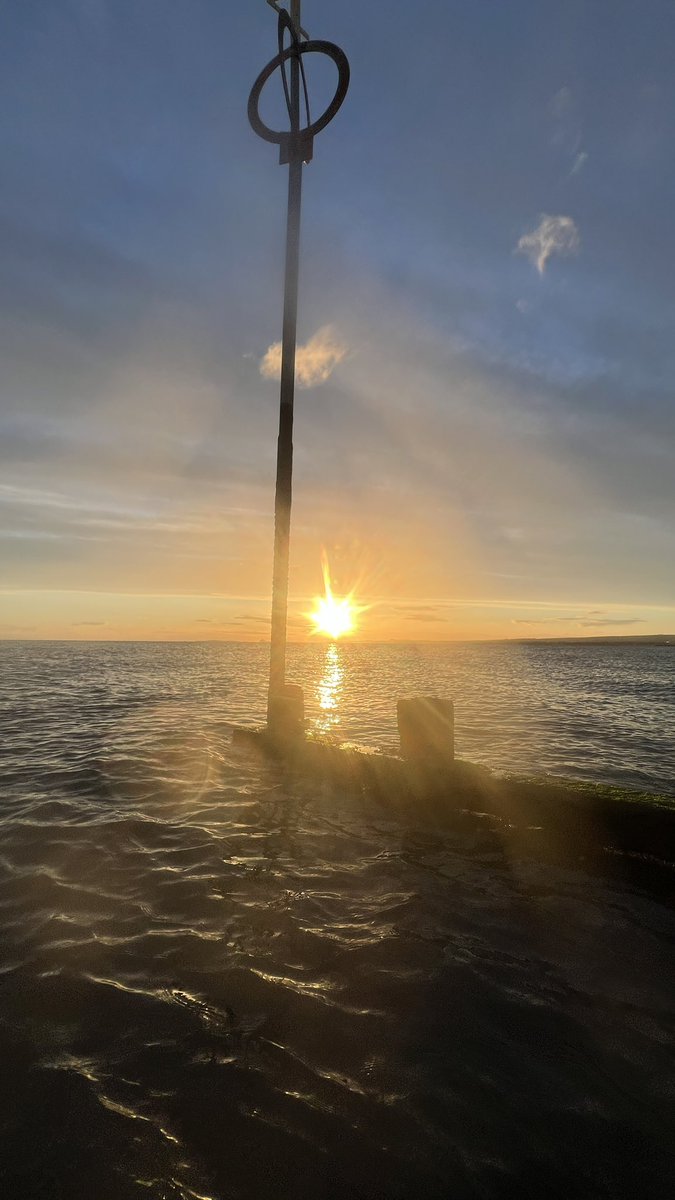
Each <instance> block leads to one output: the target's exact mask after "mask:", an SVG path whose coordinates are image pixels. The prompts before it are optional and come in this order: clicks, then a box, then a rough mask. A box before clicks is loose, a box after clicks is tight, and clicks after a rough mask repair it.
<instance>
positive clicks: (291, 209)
mask: <svg viewBox="0 0 675 1200" xmlns="http://www.w3.org/2000/svg"><path fill="white" fill-rule="evenodd" d="M268 3H270V4H271V6H272V8H274V9H275V10H276V11H277V13H278V14H279V32H278V37H279V53H278V55H277V57H276V58H275V59H273V60H272V62H271V63H268V65H267V66H266V67H265V69H264V71H262V72H261V74H260V75H259V76H258V78H257V80H256V82H255V83H254V85H253V89H252V91H251V95H250V97H249V102H248V116H249V120H250V122H251V125H252V126H253V129H254V130H255V132H256V133H257V134H259V136H260V137H262V138H264V139H265V140H266V141H268V142H276V143H277V144H278V145H279V151H280V153H279V161H280V162H281V163H284V164H285V163H288V216H287V222H286V274H285V283H284V321H283V332H282V339H281V395H280V406H279V440H278V442H277V482H276V493H275V501H274V568H273V574H272V638H271V648H270V682H269V691H268V696H267V724H268V728H270V729H271V730H272V731H273V732H276V731H280V732H283V731H284V726H285V725H287V724H288V719H287V716H288V714H287V713H285V704H284V701H285V700H286V699H288V705H287V708H288V712H290V711H291V710H293V709H294V711H295V712H297V705H298V698H297V695H296V696H295V697H290V696H289V697H286V691H287V690H288V692H290V691H291V689H290V688H289V689H286V624H287V613H288V568H289V546H290V529H291V496H292V479H293V398H294V393H295V352H296V340H297V318H298V270H299V259H300V206H301V199H302V167H303V163H306V162H309V161H310V159H311V158H312V153H313V141H314V135H315V134H317V133H319V132H320V131H321V130H322V129H325V127H326V125H328V123H329V121H332V119H333V117H334V116H335V114H336V112H337V111H338V109H339V108H340V105H341V104H342V101H343V100H344V98H345V95H346V93H347V88H348V86H349V63H348V62H347V58H346V56H345V54H344V53H343V52H342V50H340V49H339V47H338V46H334V45H333V44H332V42H323V41H309V40H307V35H306V34H305V32H304V30H303V29H302V28H301V25H300V0H290V13H289V12H287V11H286V10H285V9H283V8H281V7H280V6H279V4H277V3H276V0H268ZM287 33H288V34H290V39H291V41H290V45H289V46H287V47H284V44H283V43H284V37H285V35H286V34H287ZM303 38H304V39H305V40H304V41H303V40H302V39H303ZM308 53H318V54H324V55H327V56H328V57H329V58H331V59H332V60H333V62H334V63H335V65H336V67H337V70H338V86H337V89H336V92H335V95H334V97H333V99H332V101H331V103H330V104H329V106H328V108H327V109H326V111H325V112H324V113H323V114H322V116H321V117H319V119H318V120H316V121H314V122H312V121H311V118H310V113H309V97H308V94H307V83H306V80H305V71H304V66H303V56H304V55H305V54H308ZM287 62H290V82H288V80H287V77H286V63H287ZM278 68H280V69H281V73H282V79H283V86H284V95H285V98H286V105H287V108H288V116H289V121H290V128H289V130H288V131H287V132H286V131H284V132H280V133H277V132H275V131H274V130H271V129H269V128H268V127H267V126H266V125H265V124H264V122H263V121H262V120H261V118H260V115H259V111H258V106H259V103H260V96H261V93H262V90H263V87H264V86H265V84H266V83H267V80H268V79H269V78H270V76H271V75H272V74H273V73H274V72H275V71H276V70H277V69H278ZM301 85H302V94H303V98H304V104H305V110H306V115H307V124H306V126H304V127H301V125H300V101H301ZM294 690H295V692H296V693H297V692H298V691H299V690H300V689H294ZM291 723H292V721H291ZM296 724H297V721H296Z"/></svg>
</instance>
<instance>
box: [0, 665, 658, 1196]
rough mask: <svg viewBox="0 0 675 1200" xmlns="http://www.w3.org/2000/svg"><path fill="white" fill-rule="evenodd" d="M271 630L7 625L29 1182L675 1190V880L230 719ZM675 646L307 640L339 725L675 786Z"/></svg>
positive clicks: (15, 1024)
mask: <svg viewBox="0 0 675 1200" xmlns="http://www.w3.org/2000/svg"><path fill="white" fill-rule="evenodd" d="M267 663H268V648H267V647H266V646H263V645H260V646H258V645H227V644H216V643H211V644H206V643H204V644H152V645H151V644H144V645H140V644H104V643H98V644H96V643H23V644H22V643H10V642H7V643H3V644H2V645H1V646H0V770H1V778H2V782H1V785H0V839H1V840H0V943H1V947H0V1051H1V1058H0V1062H1V1064H2V1066H1V1069H0V1194H2V1196H3V1197H5V1196H6V1197H8V1198H9V1200H14V1198H15V1197H16V1200H32V1198H33V1197H49V1198H50V1200H59V1198H61V1197H63V1198H64V1200H65V1198H66V1197H67V1198H68V1200H79V1197H82V1198H85V1197H86V1198H87V1200H126V1198H127V1197H129V1198H131V1197H151V1198H152V1200H163V1198H165V1197H175V1198H185V1200H187V1198H190V1197H202V1198H209V1200H221V1198H222V1200H225V1198H229V1197H233V1198H236V1197H241V1198H248V1197H251V1198H256V1200H266V1198H267V1197H275V1198H278V1197H300V1198H304V1197H307V1198H309V1197H312V1198H315V1197H327V1198H331V1200H332V1198H333V1197H335V1198H337V1197H340V1198H341V1200H351V1198H357V1197H359V1198H360V1197H362V1198H364V1200H371V1198H372V1200H385V1198H386V1200H390V1198H391V1200H396V1198H399V1200H412V1198H413V1197H426V1198H434V1197H438V1198H439V1200H440V1198H441V1197H443V1200H446V1198H455V1197H457V1198H462V1197H486V1198H490V1200H492V1198H494V1200H501V1198H503V1197H513V1198H514V1200H515V1198H516V1197H517V1198H518V1200H520V1198H524V1197H532V1200H534V1198H535V1197H536V1198H537V1200H539V1198H540V1197H541V1196H542V1195H547V1196H551V1197H558V1196H559V1197H561V1198H562V1197H565V1198H570V1197H589V1200H590V1197H593V1198H596V1197H607V1198H610V1197H611V1198H614V1197H624V1196H625V1197H628V1196H630V1197H635V1196H640V1197H658V1198H659V1200H660V1198H661V1197H663V1198H664V1200H665V1198H666V1197H670V1196H671V1195H672V1192H673V1183H672V1180H673V1172H674V1170H675V1155H674V1153H673V1134H672V1129H673V1123H672V1113H673V1110H674V1107H675V1103H674V1102H675V1069H674V1057H673V1049H672V1047H673V1037H674V1034H675V1028H674V1022H673V1018H672V1007H673V1005H672V998H673V995H675V965H674V960H673V953H672V951H673V940H674V935H675V918H674V916H673V912H672V909H671V908H670V907H669V906H668V905H667V904H666V903H664V901H663V898H660V899H657V898H656V897H655V896H652V895H650V894H648V893H645V892H641V891H639V890H631V889H629V888H627V887H626V886H623V885H620V884H618V883H611V882H609V881H608V880H603V879H601V878H598V877H592V876H590V875H588V874H586V873H585V872H584V871H583V870H582V869H576V870H572V869H571V868H569V869H563V868H559V867H557V868H552V867H551V866H545V865H544V864H537V863H534V862H530V863H525V862H513V861H509V860H508V859H507V858H505V857H504V856H503V855H502V856H500V855H498V854H496V853H495V852H494V850H491V851H488V850H486V849H485V847H484V846H483V847H482V848H481V846H480V845H479V844H478V843H476V842H475V840H472V839H471V838H470V837H469V836H468V835H467V836H466V837H464V838H463V837H462V836H461V835H460V834H458V833H457V832H456V831H455V832H451V831H449V830H446V831H444V830H443V829H440V828H433V827H430V826H429V824H428V823H425V822H423V821H421V820H419V821H418V820H417V819H416V814H415V813H414V812H411V813H410V814H409V816H408V818H407V819H405V820H403V819H402V818H401V815H400V813H399V815H398V816H397V817H394V816H393V815H391V814H388V813H387V812H386V810H385V809H383V808H382V807H381V806H377V805H376V804H374V802H372V801H370V800H369V799H368V798H367V797H364V796H359V795H346V794H341V793H340V792H339V791H338V790H337V789H335V788H334V787H331V786H330V785H328V784H326V783H324V784H321V785H317V784H312V783H311V781H308V780H304V781H303V780H300V779H296V780H293V779H290V780H289V779H288V778H285V777H284V775H283V773H282V772H280V771H279V769H277V768H275V767H274V766H273V765H270V764H267V763H265V762H263V761H260V760H258V759H256V758H251V757H249V756H247V755H245V754H242V753H241V752H234V751H233V749H232V747H231V746H230V741H229V737H230V730H231V726H232V724H233V723H238V724H251V725H254V724H256V723H257V722H258V721H259V720H260V719H261V718H262V716H263V713H264V703H265V676H266V670H267ZM674 672H675V649H674V648H672V647H668V646H656V647H643V646H633V645H625V644H622V645H600V646H595V645H593V646H590V645H586V646H584V645H569V644H567V645H555V646H553V645H548V646H545V645H514V644H512V645H490V646H488V645H442V646H441V645H439V646H429V645H419V646H417V647H414V646H379V647H378V646H365V645H357V644H353V645H349V646H345V645H342V644H326V643H322V644H319V643H312V644H311V645H309V646H304V647H300V646H298V647H290V649H289V678H291V679H293V681H295V682H298V683H301V684H302V685H303V687H304V689H305V695H306V705H307V717H308V720H309V721H310V723H311V724H312V726H313V727H314V728H316V729H317V730H319V731H321V732H323V733H324V734H326V735H327V736H335V737H336V738H338V739H344V740H349V741H355V742H361V743H363V744H366V745H370V746H372V747H376V748H378V747H379V748H382V749H384V750H387V751H392V750H395V748H396V731H395V701H396V698H397V696H399V695H406V694H407V695H410V694H419V693H427V694H436V695H442V696H448V697H450V698H452V699H454V700H455V704H456V741H457V753H458V755H459V756H461V757H463V758H466V759H469V760H471V761H475V762H482V763H485V764H486V765H489V766H492V767H494V768H495V769H499V770H507V771H522V772H528V773H535V774H537V775H540V774H542V773H545V772H549V773H553V774H561V775H567V776H574V777H578V778H583V779H592V780H596V781H606V782H612V783H619V784H623V785H625V786H633V787H640V788H646V789H649V790H653V791H659V792H663V793H670V794H675V783H674V780H675V758H674V753H675V751H674V748H673V739H672V730H673V712H674V708H675V689H674V682H675V673H674Z"/></svg>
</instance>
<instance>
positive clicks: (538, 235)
mask: <svg viewBox="0 0 675 1200" xmlns="http://www.w3.org/2000/svg"><path fill="white" fill-rule="evenodd" d="M579 245H580V239H579V230H578V229H577V227H576V225H575V223H574V221H573V219H572V217H552V216H549V215H548V213H542V214H541V216H540V218H539V224H538V225H537V227H536V229H532V230H531V231H530V232H529V233H524V234H523V236H522V237H521V238H520V240H519V242H518V245H517V246H516V249H515V251H514V253H516V254H524V255H525V256H526V258H529V260H530V262H531V263H533V264H534V266H535V267H536V268H537V270H538V272H539V274H540V275H543V274H544V271H545V269H546V263H547V262H548V260H549V258H550V257H551V255H552V254H560V255H562V256H566V255H569V254H577V253H578V250H579Z"/></svg>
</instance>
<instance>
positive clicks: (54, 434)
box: [0, 0, 675, 641]
mask: <svg viewBox="0 0 675 1200" xmlns="http://www.w3.org/2000/svg"><path fill="white" fill-rule="evenodd" d="M302 17H303V25H304V26H305V27H306V28H307V29H308V31H309V32H310V34H311V36H312V37H315V38H322V39H327V40H331V41H335V42H337V43H338V45H340V46H342V48H343V49H344V50H345V52H346V53H347V55H348V57H349V60H350V64H351V71H352V79H351V86H350V90H349V93H348V96H347V98H346V100H345V103H344V105H343V108H342V110H341V111H340V113H339V114H338V115H337V117H336V118H335V120H334V121H333V123H332V124H331V125H330V127H329V128H328V129H327V130H326V131H325V132H323V133H322V134H321V135H319V137H318V138H317V140H316V143H315V148H314V149H315V155H314V161H313V162H312V163H311V164H310V165H309V166H308V167H306V168H305V171H304V194H303V205H304V207H303V233H302V238H303V240H302V265H301V283H300V310H299V330H298V333H299V343H300V349H299V352H298V385H299V386H298V389H297V393H296V408H295V436H294V441H295V468H294V501H293V528H292V550H291V576H290V593H291V600H290V611H289V636H290V637H291V639H294V640H302V639H304V638H305V637H307V636H309V635H310V623H309V621H308V619H307V615H306V614H307V612H308V610H309V609H310V608H311V605H312V597H313V596H315V595H317V594H318V593H319V592H321V590H322V586H323V585H322V577H321V556H322V551H325V552H326V553H327V555H328V560H329V563H330V566H331V572H332V576H333V586H334V590H335V591H336V592H337V593H344V592H347V591H351V590H352V589H355V595H356V598H357V599H358V601H359V603H360V604H361V605H362V606H363V611H362V612H361V614H360V619H359V630H358V635H357V636H358V637H360V638H362V639H365V640H370V641H379V640H390V639H394V640H399V639H400V640H407V641H423V640H432V641H436V640H446V639H455V638H460V639H461V638H522V637H543V636H588V635H611V634H652V633H672V632H674V631H675V520H674V519H673V516H674V514H675V470H673V465H672V464H673V461H675V408H674V404H673V391H674V389H673V384H674V382H675V337H674V336H673V328H674V325H673V322H674V318H675V283H674V279H675V270H674V268H675V264H674V262H673V256H674V251H673V246H674V244H675V239H674V238H673V229H672V222H673V216H672V214H673V211H675V159H674V158H673V153H672V139H673V134H672V131H673V126H674V122H675V72H673V69H672V46H673V44H674V43H675V7H673V5H672V3H671V2H670V0H643V3H641V4H639V5H638V4H635V3H634V0H594V2H593V3H592V4H589V3H588V0H560V2H559V0H546V2H545V3H542V2H541V0H509V3H498V2H497V0H472V2H471V3H468V2H465V3H462V4H460V3H458V2H455V0H418V3H416V4H415V5H408V4H405V5H404V4H403V3H399V2H398V0H394V2H392V3H389V4H386V5H384V4H374V3H371V4H367V5H364V4H363V3H362V0H360V2H357V0H333V3H330V4H329V3H327V2H326V0H304V3H303V10H302ZM275 45H276V18H275V16H274V14H273V12H272V10H271V9H270V8H269V7H268V5H267V4H266V3H264V0H245V2H241V3H238V4H236V5H235V4H224V3H223V2H222V0H142V3H139V2H138V0H6V3H5V5H4V6H3V37H2V41H1V42H0V59H1V60H2V61H1V62H0V94H1V103H0V140H1V149H2V159H1V161H2V186H1V187H0V262H1V263H2V270H1V272H0V364H1V365H0V458H1V461H0V637H5V638H75V639H80V638H83V639H89V638H94V639H127V638H149V639H158V640H162V639H212V638H216V639H236V640H253V641H259V640H264V639H267V638H268V636H269V610H270V592H271V559H272V538H273V495H274V472H275V455H276V436H277V424H278V350H277V348H276V347H277V343H278V341H279V338H280V336H281V302H282V288H283V278H282V274H283V235H284V228H285V203H286V170H285V168H281V167H280V166H279V164H278V154H277V151H276V148H275V147H273V146H271V145H269V144H267V143H265V142H263V141H261V140H259V139H258V138H257V137H256V136H255V135H254V134H253V132H252V130H251V129H250V127H249V125H248V122H247V118H246V105H247V99H248V93H249V90H250V87H251V86H252V84H253V81H254V79H255V78H256V76H257V74H258V73H259V71H260V70H261V69H262V67H263V66H264V65H265V63H266V62H267V61H268V60H269V59H270V58H272V57H273V56H274V54H275V53H276V49H275ZM331 71H332V68H331V67H328V68H325V67H324V65H323V64H322V63H321V61H319V60H318V59H317V58H316V57H313V59H312V60H309V59H308V74H309V84H310V91H311V93H312V104H313V109H314V110H315V111H319V110H320V108H321V107H322V105H323V104H325V103H326V102H327V99H329V98H330V95H331V93H332V83H333V76H332V75H331ZM268 87H269V90H268V92H267V93H266V96H265V101H264V103H265V107H264V109H263V113H264V115H267V116H268V117H269V119H270V121H271V120H272V119H273V117H274V116H275V114H278V113H279V107H278V103H277V101H276V100H275V99H274V88H275V82H274V81H272V82H270V84H269V85H268Z"/></svg>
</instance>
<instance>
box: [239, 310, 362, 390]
mask: <svg viewBox="0 0 675 1200" xmlns="http://www.w3.org/2000/svg"><path fill="white" fill-rule="evenodd" d="M346 353H347V347H346V345H345V344H344V342H342V341H341V339H340V338H339V337H338V335H337V333H336V331H335V329H334V328H333V326H332V325H323V326H322V327H321V329H318V330H317V332H316V333H315V334H314V337H311V338H310V339H309V341H308V342H305V345H304V346H298V348H297V350H296V354H295V378H296V381H297V383H298V385H299V387H305V388H308V387H315V386H316V384H318V383H325V382H326V380H327V379H330V377H331V375H332V374H333V371H334V370H335V368H336V367H337V365H338V363H341V362H342V360H343V358H344V357H345V355H346ZM260 374H261V375H262V376H263V377H264V378H265V379H278V378H279V375H280V374H281V342H274V343H273V344H272V345H271V346H270V347H269V349H268V350H267V352H266V354H265V356H264V358H263V359H262V362H261V363H260Z"/></svg>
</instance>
